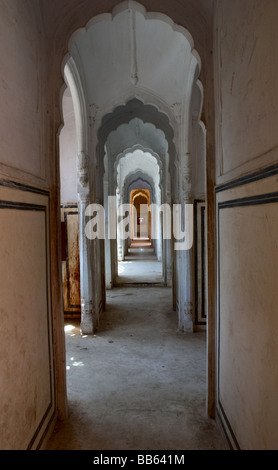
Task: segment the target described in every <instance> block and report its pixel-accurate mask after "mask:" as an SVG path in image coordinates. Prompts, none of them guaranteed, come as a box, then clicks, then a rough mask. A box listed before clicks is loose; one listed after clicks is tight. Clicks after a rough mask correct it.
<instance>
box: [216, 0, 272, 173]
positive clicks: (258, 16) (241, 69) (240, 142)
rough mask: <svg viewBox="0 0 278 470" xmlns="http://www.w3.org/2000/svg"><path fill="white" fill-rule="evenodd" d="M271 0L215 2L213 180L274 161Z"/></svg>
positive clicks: (225, 0) (227, 0)
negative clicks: (215, 146) (216, 116)
mask: <svg viewBox="0 0 278 470" xmlns="http://www.w3.org/2000/svg"><path fill="white" fill-rule="evenodd" d="M277 9H278V5H277V1H276V0H258V1H254V0H244V1H241V0H235V1H232V2H231V1H230V0H223V1H222V0H221V1H218V10H217V13H218V15H217V29H218V31H217V44H216V53H217V70H216V75H217V78H218V90H217V95H218V101H219V103H218V104H219V124H221V126H222V133H221V135H220V136H219V137H220V139H219V142H218V144H219V153H218V161H217V167H218V168H217V176H218V181H219V182H222V181H224V180H225V179H227V180H228V179H230V178H232V177H235V176H238V175H240V174H242V173H245V172H246V171H250V170H253V169H256V168H258V167H259V166H260V165H265V164H269V163H271V162H273V161H276V159H277V147H278V137H277V112H278V101H277V96H278V80H277V61H276V60H275V51H276V44H277V42H278V29H277Z"/></svg>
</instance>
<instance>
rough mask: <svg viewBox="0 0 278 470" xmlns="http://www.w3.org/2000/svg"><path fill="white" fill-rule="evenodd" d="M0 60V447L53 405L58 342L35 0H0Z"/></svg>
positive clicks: (38, 434) (21, 435)
mask: <svg viewBox="0 0 278 470" xmlns="http://www.w3.org/2000/svg"><path fill="white" fill-rule="evenodd" d="M0 70H1V73H0V110H1V111H0V239H1V243H0V259H1V269H0V298H1V307H0V311H1V346H0V349H1V352H0V377H1V381H0V395H1V402H0V448H1V449H8V450H14V449H15V450H17V449H23V450H24V449H28V448H30V449H35V448H38V447H40V446H41V444H42V442H43V441H44V438H45V436H46V435H47V433H48V432H49V430H50V429H51V425H52V423H53V422H54V420H55V417H56V415H57V397H58V393H57V380H56V379H57V377H55V373H56V365H57V363H58V360H57V362H56V363H55V361H54V356H55V354H57V351H58V350H59V351H62V349H63V344H62V340H61V342H60V346H59V348H58V349H55V348H54V343H55V335H54V328H53V326H54V317H55V319H56V320H57V319H58V317H57V315H59V310H58V311H57V305H59V295H56V294H57V292H56V293H54V292H53V291H52V288H51V286H52V283H53V282H54V283H56V285H57V282H56V280H57V279H56V276H57V272H56V271H55V264H52V263H51V257H52V254H53V243H55V235H54V232H53V228H54V226H55V219H54V218H53V216H52V207H53V200H54V199H55V197H56V196H55V187H54V185H53V169H52V170H51V165H52V164H53V162H51V159H50V158H51V157H50V156H51V146H50V145H49V140H48V137H49V129H50V121H49V109H48V103H47V93H46V90H47V68H46V49H45V43H44V31H43V22H42V18H41V12H40V8H39V3H38V2H37V1H34V0H26V1H24V2H22V1H21V0H7V1H6V0H1V2H0ZM47 126H48V131H47ZM51 231H52V232H53V236H51V235H52V234H51ZM55 245H56V248H55V249H57V244H56V243H55ZM56 255H57V253H56ZM55 273H56V274H55ZM56 339H57V338H56Z"/></svg>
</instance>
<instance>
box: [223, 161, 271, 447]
mask: <svg viewBox="0 0 278 470" xmlns="http://www.w3.org/2000/svg"><path fill="white" fill-rule="evenodd" d="M277 167H278V166H277ZM277 202H278V192H275V193H268V194H259V195H257V196H250V197H244V198H240V199H233V200H228V201H224V202H219V203H218V204H217V216H218V220H217V271H218V272H217V289H218V299H217V323H216V325H217V377H216V385H217V407H218V408H219V409H218V411H217V412H218V415H219V416H220V418H221V417H222V418H223V419H221V422H222V423H223V420H224V424H223V429H224V432H225V434H226V436H227V432H226V430H225V426H226V428H227V429H228V430H229V433H230V436H231V437H232V439H233V443H234V446H235V447H236V449H238V450H240V446H239V443H238V441H237V439H236V436H235V434H234V432H233V429H232V427H231V424H230V422H229V419H228V417H227V415H226V413H225V411H224V408H223V405H222V403H221V402H220V399H219V390H220V374H219V371H220V336H219V332H220V210H221V209H229V208H235V207H248V206H257V205H264V204H273V203H277ZM227 437H228V436H227ZM228 440H229V438H228ZM229 442H230V441H229ZM230 445H231V442H230Z"/></svg>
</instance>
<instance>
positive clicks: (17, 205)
mask: <svg viewBox="0 0 278 470" xmlns="http://www.w3.org/2000/svg"><path fill="white" fill-rule="evenodd" d="M17 189H18V188H17ZM0 209H9V210H19V211H38V212H44V217H45V257H46V308H47V339H48V367H49V387H50V403H49V405H48V406H47V409H46V411H45V413H44V415H43V417H42V419H41V421H40V423H39V425H38V427H37V429H36V431H35V433H34V434H33V437H32V439H31V441H30V442H29V444H28V446H27V450H30V449H31V448H32V446H33V444H34V442H35V440H36V438H37V436H38V435H39V433H40V431H41V429H42V427H43V425H44V423H45V421H46V418H47V416H48V415H49V412H50V410H51V408H52V407H53V405H55V403H56V397H55V387H54V381H55V377H53V378H52V370H53V367H54V357H53V360H51V341H50V318H52V315H51V307H50V305H49V293H50V292H51V291H50V288H49V281H48V276H49V269H48V260H49V256H48V255H49V250H48V237H47V227H48V223H47V222H48V219H47V212H48V211H47V209H48V207H47V205H40V204H30V203H23V202H14V201H7V200H0ZM51 324H52V322H51ZM52 333H53V329H52ZM52 336H53V334H52ZM52 362H53V364H52ZM53 390H54V396H53ZM55 407H56V406H54V411H53V415H54V414H55ZM52 420H53V416H52V417H51V418H50V422H51V421H52ZM48 425H49V424H48ZM47 427H48V426H47Z"/></svg>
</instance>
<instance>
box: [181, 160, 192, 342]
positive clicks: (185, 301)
mask: <svg viewBox="0 0 278 470" xmlns="http://www.w3.org/2000/svg"><path fill="white" fill-rule="evenodd" d="M191 158H192V157H191V155H190V154H189V153H187V154H186V155H184V157H183V159H182V162H181V171H180V202H181V204H182V206H183V207H182V214H183V218H182V220H183V223H184V204H192V202H193V201H192V196H191V187H192V161H191ZM178 265H179V272H178V276H179V280H178V285H179V289H178V290H179V292H178V296H179V329H180V330H181V331H184V332H189V333H191V332H193V247H192V248H191V249H188V250H182V251H180V252H179V253H178Z"/></svg>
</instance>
